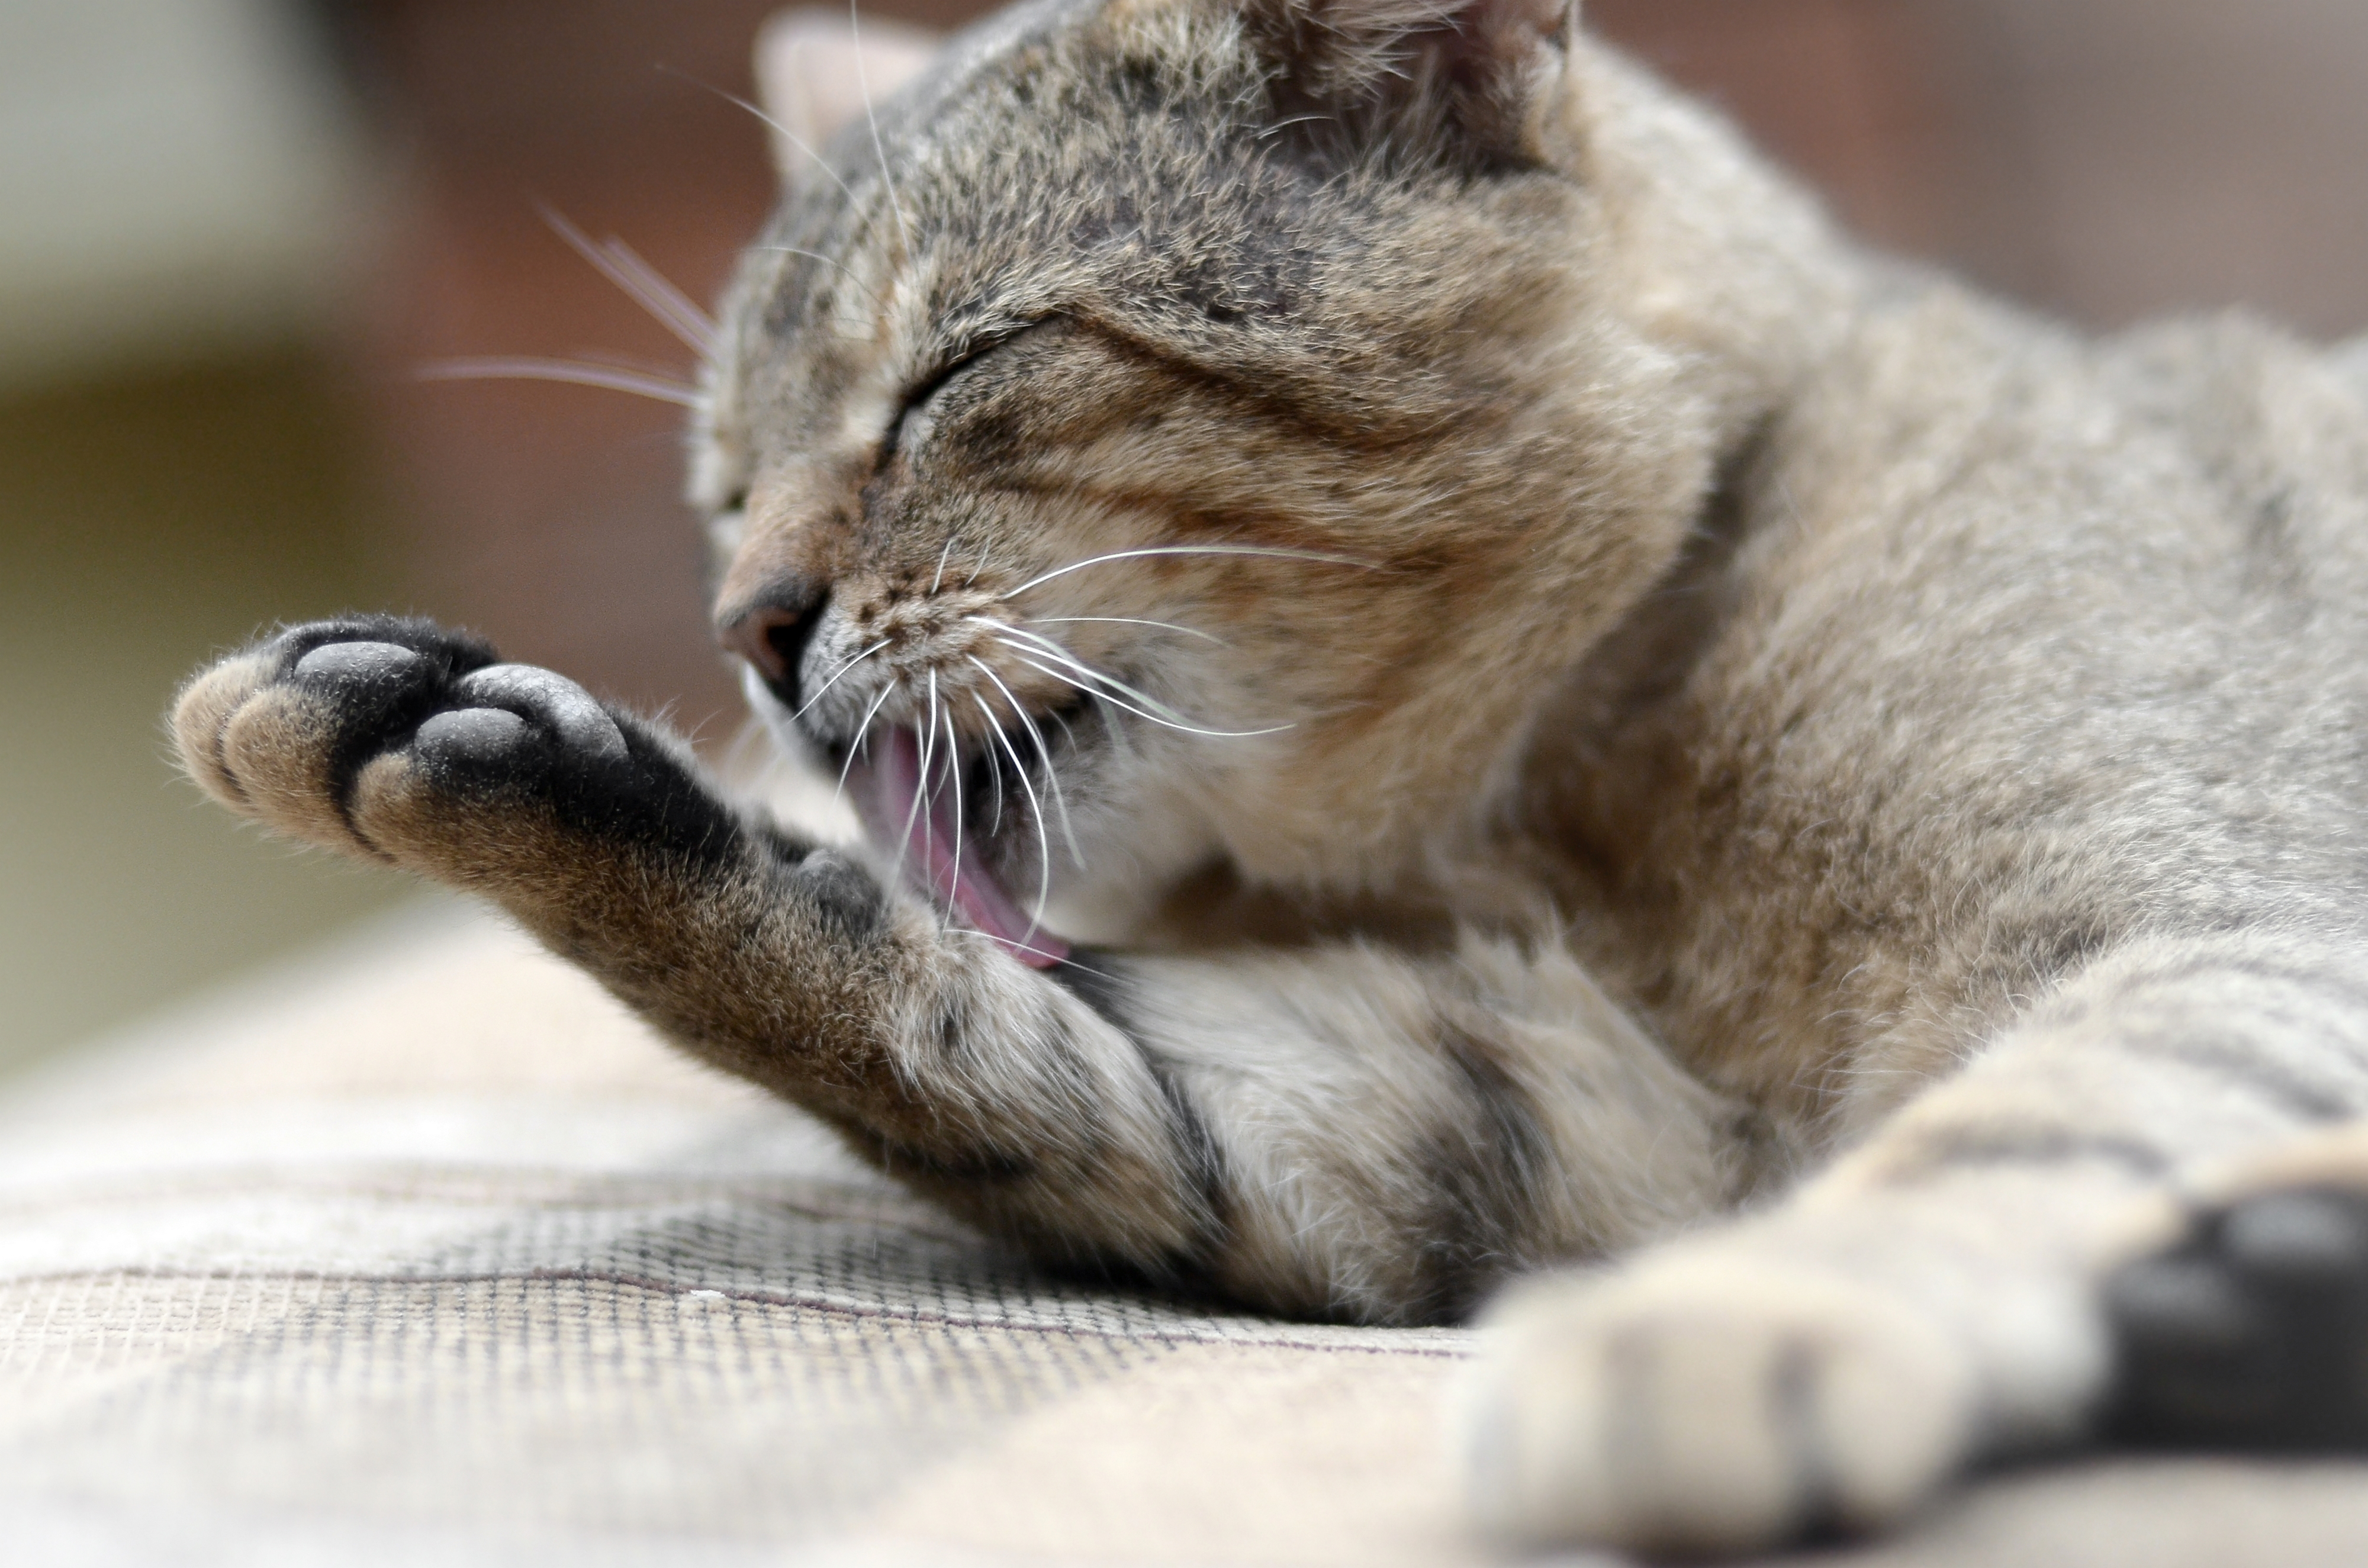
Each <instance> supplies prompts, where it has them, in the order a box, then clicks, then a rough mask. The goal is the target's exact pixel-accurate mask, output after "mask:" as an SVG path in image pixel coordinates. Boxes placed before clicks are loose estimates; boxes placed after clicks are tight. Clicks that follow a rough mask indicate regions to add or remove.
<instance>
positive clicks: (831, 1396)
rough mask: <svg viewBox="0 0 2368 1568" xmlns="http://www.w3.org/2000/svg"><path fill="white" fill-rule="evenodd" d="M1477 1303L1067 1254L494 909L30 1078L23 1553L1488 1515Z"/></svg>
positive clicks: (984, 1535)
mask: <svg viewBox="0 0 2368 1568" xmlns="http://www.w3.org/2000/svg"><path fill="white" fill-rule="evenodd" d="M1466 1347H1467V1341H1466V1338H1465V1336H1463V1335H1460V1334H1455V1333H1417V1334H1392V1333H1372V1332H1359V1331H1349V1330H1340V1329H1332V1328H1323V1327H1314V1326H1308V1325H1302V1324H1280V1323H1273V1322H1267V1321H1262V1320H1258V1319H1254V1318H1247V1317H1242V1316H1237V1315H1227V1314H1223V1313H1215V1312H1208V1311H1205V1310H1201V1309H1197V1308H1195V1307H1194V1306H1192V1305H1190V1304H1189V1303H1178V1302H1172V1301H1158V1300H1155V1299H1150V1298H1145V1297H1136V1296H1128V1295H1121V1294H1115V1293H1108V1292H1103V1293H1094V1292H1089V1291H1087V1290H1081V1289H1076V1288H1071V1287H1064V1286H1063V1285H1060V1284H1057V1283H1054V1282H1051V1281H1048V1280H1046V1279H1044V1278H1040V1277H1038V1276H1036V1275H1033V1274H1031V1273H1030V1272H1029V1271H1028V1270H1027V1269H1026V1268H1024V1267H1021V1266H1019V1264H1017V1263H1016V1262H1015V1261H1014V1260H1012V1259H1010V1258H1008V1257H1007V1256H1002V1255H1000V1254H998V1253H997V1252H996V1250H995V1249H994V1248H992V1247H991V1246H989V1245H987V1244H984V1243H982V1242H981V1241H980V1240H978V1239H977V1238H976V1237H974V1236H973V1235H971V1234H969V1233H966V1232H965V1231H964V1230H963V1229H962V1227H960V1226H959V1225H957V1224H956V1223H954V1222H953V1221H950V1220H948V1219H946V1218H945V1217H943V1216H942V1215H939V1214H938V1213H937V1212H935V1211H934V1210H929V1209H927V1208H925V1207H923V1206H921V1205H920V1204H918V1203H916V1202H915V1201H914V1200H912V1199H908V1198H906V1197H905V1196H904V1195H903V1194H902V1193H900V1192H899V1191H897V1190H896V1189H894V1187H890V1186H888V1185H886V1184H884V1183H882V1182H881V1181H880V1180H878V1179H877V1178H875V1177H873V1176H870V1175H869V1174H867V1173H865V1172H864V1171H862V1170H861V1169H860V1168H859V1167H857V1166H856V1165H853V1164H852V1163H851V1162H850V1161H848V1159H847V1158H846V1156H845V1155H844V1154H842V1153H839V1152H838V1150H837V1147H836V1145H835V1144H834V1143H833V1142H832V1141H831V1140H830V1138H829V1137H828V1136H827V1135H826V1134H825V1133H824V1132H823V1131H821V1130H820V1129H818V1128H817V1127H815V1126H814V1124H812V1123H810V1122H808V1121H806V1120H804V1119H803V1118H801V1117H800V1116H798V1115H797V1114H796V1113H795V1112H793V1111H791V1110H790V1109H789V1108H785V1107H783V1106H780V1105H779V1104H777V1103H775V1102H773V1101H771V1100H769V1099H768V1098H766V1097H765V1096H761V1095H758V1094H757V1093H755V1092H754V1091H752V1090H749V1089H747V1088H746V1087H744V1086H742V1085H738V1084H735V1083H733V1082H730V1081H727V1080H725V1079H723V1078H721V1077H719V1076H716V1075H713V1074H708V1073H706V1072H704V1071H702V1070H701V1069H700V1068H698V1067H696V1066H694V1065H692V1064H690V1063H688V1062H684V1061H683V1060H681V1059H679V1058H677V1057H676V1056H675V1055H673V1054H672V1053H670V1052H669V1051H666V1050H665V1049H664V1048H663V1047H661V1046H660V1045H658V1044H657V1043H656V1042H655V1040H653V1039H652V1038H651V1037H650V1036H649V1035H648V1034H647V1033H646V1032H645V1031H644V1030H643V1029H642V1028H640V1027H639V1026H638V1025H636V1024H634V1023H633V1022H632V1020H631V1019H630V1018H629V1017H626V1016H625V1015H624V1014H623V1013H622V1012H621V1010H620V1009H619V1008H618V1007H617V1006H615V1005H614V1004H612V1003H610V1002H609V1000H608V999H607V998H606V997H605V996H604V995H602V994H600V993H599V992H598V990H597V989H596V988H595V987H594V986H592V985H591V984H590V983H588V982H586V981H585V980H584V979H582V978H581V977H580V976H578V975H576V974H575V973H574V972H573V971H569V970H567V969H566V968H564V966H562V965H560V964H558V963H556V962H553V961H552V960H548V959H546V958H544V957H543V956H541V954H539V953H537V952H535V951H533V950H531V949H529V947H528V946H527V945H526V944H525V943H524V942H522V941H521V940H520V939H519V938H518V937H515V936H513V935H511V934H510V933H508V932H507V931H505V930H503V929H501V928H500V927H498V926H494V925H492V924H491V923H490V922H486V921H482V920H469V919H459V918H454V917H450V916H446V917H443V918H441V919H440V920H439V921H438V922H437V923H436V924H435V925H434V926H433V927H432V928H427V929H419V930H413V931H410V932H408V933H404V934H400V935H389V934H384V933H381V934H380V935H379V936H378V937H376V938H375V939H374V940H373V941H372V942H370V944H369V949H368V951H367V953H366V954H362V955H349V956H347V958H345V959H343V960H332V961H329V962H326V963H324V964H322V965H319V966H317V967H316V969H315V970H314V971H313V972H310V973H306V974H303V975H302V976H299V977H296V978H293V979H283V980H282V982H280V983H278V984H276V985H274V986H271V987H268V988H267V989H265V990H264V991H263V992H261V993H260V994H257V993H256V992H250V993H248V994H245V995H241V996H238V997H235V998H229V999H225V1001H224V1002H223V1003H222V1004H220V1005H217V1006H215V1007H213V1008H211V1009H210V1010H209V1012H208V1014H207V1015H204V1016H197V1017H185V1018H182V1019H178V1020H176V1021H175V1022H174V1023H173V1024H172V1025H171V1026H170V1027H169V1028H165V1029H164V1030H162V1031H157V1032H155V1033H154V1035H152V1038H150V1039H148V1040H143V1041H141V1042H136V1043H132V1044H129V1045H124V1046H119V1047H116V1048H113V1049H112V1050H110V1051H108V1052H107V1053H106V1058H105V1060H104V1061H102V1062H100V1063H99V1064H98V1065H97V1066H96V1067H85V1068H84V1069H82V1070H80V1071H78V1072H77V1073H76V1074H74V1076H73V1077H71V1078H70V1079H68V1080H67V1081H65V1082H63V1083H62V1084H57V1085H48V1086H45V1087H44V1088H43V1089H42V1090H41V1091H40V1092H36V1093H34V1094H31V1095H29V1096H20V1097H19V1098H18V1100H17V1102H16V1103H15V1104H14V1105H12V1106H11V1107H10V1108H9V1109H8V1110H7V1111H6V1114H5V1117H0V1518H5V1519H6V1521H7V1524H6V1536H7V1538H8V1539H9V1540H10V1541H11V1542H12V1544H11V1545H10V1546H9V1547H8V1548H6V1550H5V1551H0V1556H5V1557H6V1560H8V1561H10V1562H26V1561H28V1560H38V1559H28V1558H27V1557H25V1556H23V1555H20V1553H21V1552H22V1551H26V1550H27V1549H28V1547H29V1546H30V1545H31V1544H32V1543H35V1542H38V1543H40V1549H41V1551H44V1552H49V1553H53V1554H55V1555H57V1556H58V1557H59V1558H61V1559H69V1560H70V1559H73V1558H77V1557H87V1558H89V1559H91V1560H94V1561H105V1562H117V1561H120V1562H143V1563H144V1562H168V1561H172V1562H178V1561H208V1562H241V1563H246V1562H263V1561H272V1560H275V1559H285V1560H286V1561H288V1562H306V1563H325V1562H337V1563H370V1562H478V1561H483V1562H546V1561H548V1562H571V1563H591V1562H644V1561H647V1562H666V1563H670V1564H671V1563H693V1562H696V1563H706V1562H718V1563H725V1562H740V1561H743V1560H746V1561H749V1562H757V1561H764V1562H780V1561H783V1560H784V1559H785V1557H786V1558H788V1559H790V1560H794V1561H814V1562H848V1563H882V1564H888V1563H905V1562H929V1563H939V1562H950V1563H967V1562H981V1563H988V1562H1144V1563H1196V1562H1249V1561H1257V1562H1279V1563H1281V1562H1287V1563H1300V1562H1306V1563H1333V1562H1339V1563H1392V1562H1422V1563H1447V1562H1459V1561H1464V1560H1466V1553H1465V1551H1464V1549H1463V1547H1462V1546H1461V1545H1460V1544H1459V1542H1458V1539H1457V1536H1456V1534H1455V1531H1454V1528H1453V1519H1452V1510H1451V1509H1450V1507H1449V1506H1448V1488H1447V1485H1446V1479H1445V1475H1444V1466H1443V1462H1442V1460H1441V1458H1440V1454H1439V1453H1438V1451H1437V1450H1438V1444H1437V1440H1436V1438H1435V1437H1434V1436H1433V1432H1434V1428H1435V1427H1436V1426H1437V1421H1436V1416H1437V1414H1438V1411H1439V1407H1440V1403H1441V1398H1442V1390H1443V1387H1444V1385H1445V1383H1446V1381H1447V1380H1448V1378H1449V1376H1450V1375H1451V1374H1452V1371H1453V1369H1454V1367H1455V1364H1456V1361H1457V1360H1458V1358H1461V1357H1462V1356H1463V1354H1464V1353H1465V1350H1466ZM1315 1492H1320V1493H1321V1496H1320V1497H1319V1496H1316V1495H1315V1494H1314V1493H1315Z"/></svg>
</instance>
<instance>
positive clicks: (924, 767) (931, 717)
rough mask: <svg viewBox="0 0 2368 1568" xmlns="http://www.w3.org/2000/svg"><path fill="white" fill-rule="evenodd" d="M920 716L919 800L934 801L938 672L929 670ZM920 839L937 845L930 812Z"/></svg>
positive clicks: (933, 814)
mask: <svg viewBox="0 0 2368 1568" xmlns="http://www.w3.org/2000/svg"><path fill="white" fill-rule="evenodd" d="M921 714H922V719H923V722H922V725H921V798H922V799H923V800H934V799H935V798H936V796H937V793H938V788H937V785H936V784H935V783H934V782H932V781H931V779H930V778H929V770H930V768H931V767H933V766H934V765H935V764H936V762H937V759H938V672H937V671H935V670H931V671H930V672H929V688H928V705H927V706H926V707H924V708H923V709H922V710H921ZM921 838H922V841H923V842H924V843H926V844H928V845H930V846H935V845H936V844H937V842H938V819H937V813H936V812H930V813H929V814H928V816H926V817H924V818H923V819H922V822H921Z"/></svg>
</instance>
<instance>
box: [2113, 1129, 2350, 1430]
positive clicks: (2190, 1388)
mask: <svg viewBox="0 0 2368 1568" xmlns="http://www.w3.org/2000/svg"><path fill="white" fill-rule="evenodd" d="M2105 1308H2106V1314H2107V1318H2108V1321H2109V1322H2110V1324H2111V1325H2112V1332H2113V1336H2114V1345H2115V1347H2116V1352H2117V1355H2116V1360H2117V1367H2116V1377H2115V1382H2114V1395H2113V1402H2112V1410H2111V1414H2110V1419H2109V1423H2108V1429H2109V1431H2110V1432H2111V1433H2112V1436H2113V1437H2117V1438H2118V1439H2120V1440H2122V1441H2123V1442H2128V1443H2134V1444H2141V1445H2148V1446H2168V1447H2180V1448H2214V1449H2360V1448H2368V1128H2358V1127H2355V1128H2348V1129H2345V1130H2343V1131H2340V1132H2339V1133H2337V1134H2336V1135H2334V1136H2332V1137H2330V1138H2325V1139H2318V1140H2313V1141H2310V1142H2305V1143H2299V1144H2296V1145H2294V1146H2293V1147H2292V1148H2290V1149H2287V1150H2283V1151H2281V1152H2280V1153H2278V1154H2277V1155H2276V1156H2274V1157H2273V1158H2272V1160H2271V1161H2269V1162H2265V1163H2263V1164H2261V1165H2257V1166H2255V1167H2253V1168H2251V1169H2249V1170H2248V1171H2246V1172H2244V1173H2242V1174H2241V1175H2239V1176H2237V1177H2235V1178H2233V1179H2232V1180H2230V1181H2228V1182H2226V1183H2224V1184H2221V1185H2220V1186H2219V1187H2217V1188H2216V1189H2215V1190H2214V1191H2212V1192H2210V1193H2207V1194H2206V1196H2205V1198H2204V1200H2203V1202H2202V1203H2201V1204H2200V1205H2199V1207H2198V1209H2197V1210H2196V1212H2195V1213H2194V1214H2193V1215H2192V1218H2191V1220H2190V1222H2189V1224H2188V1226H2187V1228H2186V1232H2185V1234H2184V1235H2182V1236H2181V1237H2180V1239H2179V1240H2178V1241H2177V1242H2176V1243H2174V1244H2172V1245H2170V1246H2169V1247H2166V1248H2164V1249H2161V1250H2159V1251H2157V1252H2155V1253H2153V1254H2151V1255H2149V1256H2146V1257H2142V1258H2140V1259H2138V1260H2137V1261H2135V1262H2133V1263H2130V1264H2127V1265H2125V1266H2124V1267H2122V1268H2121V1269H2120V1270H2118V1271H2117V1272H2115V1273H2114V1274H2113V1275H2112V1277H2111V1278H2109V1279H2108V1280H2107V1282H2106V1288H2105Z"/></svg>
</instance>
